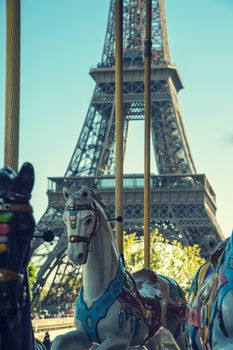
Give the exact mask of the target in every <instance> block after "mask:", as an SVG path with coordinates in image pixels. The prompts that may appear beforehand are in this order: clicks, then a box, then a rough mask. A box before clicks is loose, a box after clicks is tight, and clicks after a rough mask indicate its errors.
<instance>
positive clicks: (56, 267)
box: [33, 0, 223, 303]
mask: <svg viewBox="0 0 233 350" xmlns="http://www.w3.org/2000/svg"><path fill="white" fill-rule="evenodd" d="M123 3H124V4H123V50H124V58H123V62H124V86H123V91H124V118H125V119H124V146H126V140H127V132H128V127H129V123H130V122H131V121H135V120H143V119H144V53H143V52H144V38H145V0H124V2H123ZM114 6H115V1H114V0H110V7H109V16H108V23H107V31H106V36H105V41H104V48H103V54H102V58H101V61H100V63H99V64H98V65H97V66H96V67H95V68H92V69H91V70H90V74H91V76H92V78H93V79H94V80H95V82H96V86H95V89H94V93H93V96H92V99H91V102H90V106H89V109H88V111H87V115H86V118H85V121H84V124H83V128H82V130H81V133H80V136H79V139H78V142H77V145H76V147H75V149H74V152H73V155H72V157H71V160H70V163H69V166H68V168H67V170H66V172H65V176H64V177H62V178H49V188H48V192H47V194H48V199H49V205H48V209H47V210H46V212H45V214H44V215H43V217H42V218H41V220H40V221H39V223H38V226H37V229H38V231H40V232H43V231H44V230H46V229H48V228H50V229H52V230H53V232H54V233H55V236H56V237H55V240H54V242H53V243H52V245H50V244H48V243H43V242H42V241H41V240H37V241H35V242H34V246H33V250H34V254H33V261H34V262H35V263H36V264H38V265H39V266H40V269H39V272H38V283H37V284H36V286H35V287H34V303H37V302H38V297H39V295H40V292H41V289H42V288H43V287H44V286H45V284H46V281H47V280H50V290H49V293H48V296H47V299H46V300H47V303H49V302H52V300H53V298H54V294H56V293H57V292H55V291H58V290H60V291H61V293H62V295H61V298H62V300H63V302H65V301H66V298H68V295H69V293H71V291H72V289H74V288H75V287H74V286H75V283H76V279H77V278H79V274H78V273H77V272H76V271H74V268H73V267H72V266H71V265H70V264H69V263H68V261H67V258H66V246H67V240H66V234H65V228H64V225H63V222H62V219H61V217H62V213H63V208H64V200H63V195H62V188H63V186H67V187H69V188H71V190H73V191H75V190H77V189H78V188H80V186H81V185H82V184H84V183H85V184H87V185H88V186H90V187H92V188H94V189H97V190H98V191H100V192H101V193H102V194H103V196H104V198H105V201H106V203H107V204H108V208H109V212H110V215H112V216H114V168H115V151H114V146H115V103H114V98H115V95H114V94H115V83H114V79H115V70H114V64H115V62H114V56H115V52H114V50H115V33H114V32H115V13H114ZM182 88H183V85H182V82H181V79H180V77H179V74H178V71H177V69H176V67H175V66H174V65H172V64H171V62H170V55H169V48H168V40H167V29H166V19H165V11H164V0H153V1H152V67H151V124H152V131H151V133H152V140H153V147H154V154H155V159H156V163H157V169H158V175H152V176H151V228H154V227H158V228H159V230H160V231H161V232H162V233H163V234H164V236H165V237H166V238H168V239H169V240H172V239H174V238H176V239H178V240H180V241H181V242H182V243H183V244H193V243H198V244H199V245H201V247H202V251H203V255H204V256H207V255H208V249H209V248H208V244H207V241H208V237H209V236H214V237H215V238H217V239H218V240H221V239H222V238H223V234H222V232H221V229H220V227H219V226H218V224H217V221H216V217H215V214H216V204H215V194H214V191H213V189H212V188H211V186H210V184H209V182H208V180H207V178H206V176H205V175H203V174H200V175H199V174H197V173H196V169H195V165H194V161H193V158H192V155H191V152H190V148H189V144H188V141H187V137H186V134H185V130H184V125H183V121H182V118H181V114H180V110H179V105H178V100H177V94H178V92H179V90H181V89H182ZM124 149H125V147H124ZM123 198H124V227H125V229H126V230H127V231H129V232H130V231H135V230H136V231H137V232H139V233H140V232H142V225H143V175H141V174H133V175H124V194H123ZM59 288H60V289H59Z"/></svg>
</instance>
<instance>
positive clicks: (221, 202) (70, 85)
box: [0, 0, 233, 235]
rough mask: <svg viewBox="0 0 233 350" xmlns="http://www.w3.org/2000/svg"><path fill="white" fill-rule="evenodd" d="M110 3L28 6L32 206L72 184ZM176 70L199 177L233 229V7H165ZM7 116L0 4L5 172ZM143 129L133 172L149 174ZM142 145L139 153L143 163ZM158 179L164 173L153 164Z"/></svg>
mask: <svg viewBox="0 0 233 350" xmlns="http://www.w3.org/2000/svg"><path fill="white" fill-rule="evenodd" d="M108 6H109V1H108V0H85V1H80V0H69V1H67V0H21V13H22V14H21V21H22V29H21V41H22V44H21V111H20V117H21V126H20V160H19V164H20V165H21V164H22V163H23V162H24V161H30V162H31V163H33V165H34V167H35V172H36V182H35V188H34V191H33V200H32V204H33V205H34V209H35V217H36V219H37V220H39V219H40V217H41V216H42V214H43V212H44V211H45V210H46V207H47V196H46V190H47V177H48V176H63V175H64V173H65V170H66V168H67V166H68V163H69V161H70V158H71V155H72V153H73V150H74V147H75V145H76V142H77V139H78V136H79V134H80V130H81V127H82V125H83V122H84V119H85V116H86V112H87V109H88V106H89V103H90V100H91V95H92V93H93V89H94V81H92V79H91V77H90V76H89V75H88V72H89V69H90V67H91V66H93V65H96V64H97V63H98V62H99V61H100V58H101V53H102V49H103V43H104V36H105V31H106V25H107V15H108ZM165 8H166V15H167V16H166V18H167V27H168V40H169V47H170V53H171V62H172V63H174V64H176V65H177V67H178V70H179V72H180V75H181V78H182V81H183V84H184V90H182V91H181V92H180V93H179V105H180V110H181V115H182V118H183V122H184V126H185V129H186V133H187V137H188V140H189V145H190V148H191V151H192V155H193V158H194V162H195V165H196V168H197V171H198V173H201V174H202V173H205V174H206V175H207V177H208V179H209V181H210V183H211V185H212V187H213V189H214V191H215V193H216V196H217V206H218V211H217V218H218V221H219V224H220V226H221V227H222V228H223V230H224V232H225V234H226V235H229V234H230V232H231V230H232V227H233V215H232V195H233V182H232V174H233V121H232V118H233V89H232V82H233V65H232V62H233V45H232V34H233V20H232V18H233V1H232V0H221V1H220V0H196V1H195V2H194V1H187V0H165ZM4 118H5V1H4V0H0V166H2V165H3V149H4ZM140 123H141V122H134V123H132V125H130V129H129V138H128V146H127V151H126V162H125V171H126V172H131V173H132V172H142V171H143V133H142V128H141V127H140V126H141V125H140ZM135 139H137V144H138V145H139V147H138V150H137V159H135V153H134V148H135ZM152 171H154V172H155V173H156V168H155V165H154V161H153V162H152Z"/></svg>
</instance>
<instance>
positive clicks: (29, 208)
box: [0, 203, 33, 212]
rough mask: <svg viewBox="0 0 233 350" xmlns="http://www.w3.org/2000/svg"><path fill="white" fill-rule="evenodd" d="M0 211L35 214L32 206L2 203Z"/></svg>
mask: <svg viewBox="0 0 233 350" xmlns="http://www.w3.org/2000/svg"><path fill="white" fill-rule="evenodd" d="M0 211H20V212H33V209H32V206H31V205H30V204H11V203H0Z"/></svg>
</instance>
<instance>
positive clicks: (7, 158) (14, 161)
mask: <svg viewBox="0 0 233 350" xmlns="http://www.w3.org/2000/svg"><path fill="white" fill-rule="evenodd" d="M19 96H20V0H6V107H5V108H6V110H5V147H4V165H5V166H10V167H11V168H12V169H14V170H15V171H18V158H19Z"/></svg>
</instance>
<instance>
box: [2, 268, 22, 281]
mask: <svg viewBox="0 0 233 350" xmlns="http://www.w3.org/2000/svg"><path fill="white" fill-rule="evenodd" d="M8 281H19V282H20V283H22V282H23V275H21V274H20V273H17V272H14V271H10V270H5V269H0V282H8Z"/></svg>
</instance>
